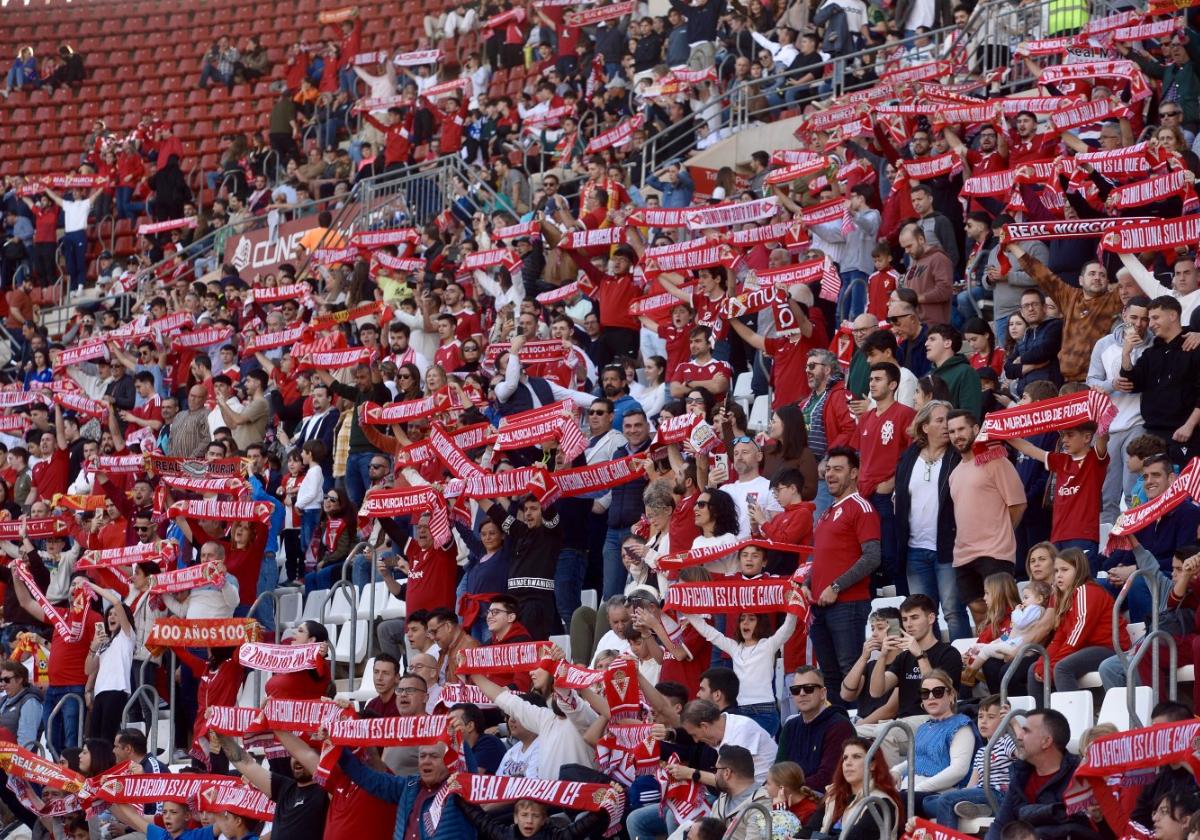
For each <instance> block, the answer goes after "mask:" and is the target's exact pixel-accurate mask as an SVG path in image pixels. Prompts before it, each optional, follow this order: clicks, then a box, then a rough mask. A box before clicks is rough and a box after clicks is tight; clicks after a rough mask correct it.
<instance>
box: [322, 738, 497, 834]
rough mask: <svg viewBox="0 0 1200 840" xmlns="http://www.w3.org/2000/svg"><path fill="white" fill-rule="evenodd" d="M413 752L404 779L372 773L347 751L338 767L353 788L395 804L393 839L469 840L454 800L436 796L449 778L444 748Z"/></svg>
mask: <svg viewBox="0 0 1200 840" xmlns="http://www.w3.org/2000/svg"><path fill="white" fill-rule="evenodd" d="M413 749H415V750H416V751H417V772H416V773H415V774H413V775H408V776H391V775H388V774H387V773H380V772H379V771H377V770H372V769H371V768H369V767H368V766H367V765H366V764H364V763H363V762H362V761H360V760H359V759H358V758H357V757H356V756H355V755H354V753H353V752H352V751H351V750H343V751H342V757H341V758H340V759H339V761H338V766H339V767H341V769H342V771H343V772H344V773H345V774H346V775H347V776H349V777H350V779H351V781H353V782H354V783H355V784H356V785H358V786H359V787H361V788H362V789H363V790H365V791H366V792H367V793H369V794H371V795H372V796H374V797H375V798H377V799H382V800H383V801H385V802H395V803H396V804H397V806H398V807H397V808H396V827H395V834H394V836H395V837H398V838H399V837H404V838H412V837H420V838H422V840H460V838H467V840H470V838H473V837H474V836H475V829H474V828H472V827H471V825H470V824H469V823H468V822H467V821H466V818H465V817H463V814H462V811H461V810H460V809H459V807H458V802H459V800H458V799H457V797H452V796H451V797H445V796H443V797H440V799H441V804H440V806H439V807H437V808H434V807H433V806H434V805H435V804H436V803H437V802H438V800H439V797H438V794H439V793H440V792H441V790H442V787H443V785H445V784H446V782H447V780H448V779H449V778H450V769H449V768H448V767H447V766H446V760H445V759H446V745H445V744H435V745H431V746H424V747H414V748H413Z"/></svg>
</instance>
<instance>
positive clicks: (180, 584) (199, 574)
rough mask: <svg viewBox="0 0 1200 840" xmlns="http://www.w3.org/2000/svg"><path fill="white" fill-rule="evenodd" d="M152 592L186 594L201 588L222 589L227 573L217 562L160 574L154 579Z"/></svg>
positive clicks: (212, 561)
mask: <svg viewBox="0 0 1200 840" xmlns="http://www.w3.org/2000/svg"><path fill="white" fill-rule="evenodd" d="M152 581H153V582H152V583H151V584H150V591H151V592H152V593H154V594H155V595H161V594H163V593H164V592H186V591H190V590H192V589H196V588H198V587H201V586H212V587H215V588H216V589H221V588H222V587H224V586H225V572H223V571H221V569H220V564H219V563H217V561H215V560H211V561H209V562H207V563H197V564H196V565H194V566H187V567H186V568H183V569H175V570H173V571H170V572H159V573H158V574H156V575H154V576H153V578H152Z"/></svg>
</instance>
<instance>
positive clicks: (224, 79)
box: [200, 64, 233, 87]
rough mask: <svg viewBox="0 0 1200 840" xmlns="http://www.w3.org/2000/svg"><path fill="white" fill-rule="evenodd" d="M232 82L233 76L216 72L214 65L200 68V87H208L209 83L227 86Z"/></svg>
mask: <svg viewBox="0 0 1200 840" xmlns="http://www.w3.org/2000/svg"><path fill="white" fill-rule="evenodd" d="M232 81H233V74H232V73H230V74H224V73H221V72H220V71H219V70H217V65H215V64H205V65H204V66H203V67H201V68H200V87H208V83H209V82H220V83H221V84H223V85H228V84H230V83H232Z"/></svg>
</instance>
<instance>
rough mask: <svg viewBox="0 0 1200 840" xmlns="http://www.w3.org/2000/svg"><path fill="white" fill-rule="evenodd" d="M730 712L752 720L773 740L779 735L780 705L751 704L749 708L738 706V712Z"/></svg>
mask: <svg viewBox="0 0 1200 840" xmlns="http://www.w3.org/2000/svg"><path fill="white" fill-rule="evenodd" d="M730 711H734V712H735V713H736V714H739V715H741V716H743V717H748V718H750V719H751V720H752V721H754V722H755V723H757V724H758V725H759V726H761V727H762V728H763V729H765V730H766V731H767V734H768V735H770V736H771V737H772V738H774V737H775V736H776V735H778V734H779V704H778V703H751V704H750V705H749V706H738V707H737V708H736V710H733V709H731V710H730Z"/></svg>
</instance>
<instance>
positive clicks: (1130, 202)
mask: <svg viewBox="0 0 1200 840" xmlns="http://www.w3.org/2000/svg"><path fill="white" fill-rule="evenodd" d="M1190 189H1191V187H1190V185H1189V184H1188V182H1187V179H1186V178H1185V171H1184V170H1182V169H1176V170H1174V171H1172V172H1166V173H1164V174H1162V175H1156V176H1154V177H1153V178H1147V179H1146V180H1144V181H1136V182H1134V183H1132V184H1125V185H1124V186H1120V187H1117V188H1116V189H1114V190H1113V191H1112V194H1111V195H1112V201H1113V206H1114V207H1116V208H1117V209H1119V210H1127V209H1129V208H1130V207H1142V206H1144V205H1147V204H1157V203H1158V202H1160V201H1165V200H1166V199H1168V198H1173V197H1175V196H1180V197H1183V195H1184V193H1186V192H1188V191H1190Z"/></svg>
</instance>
